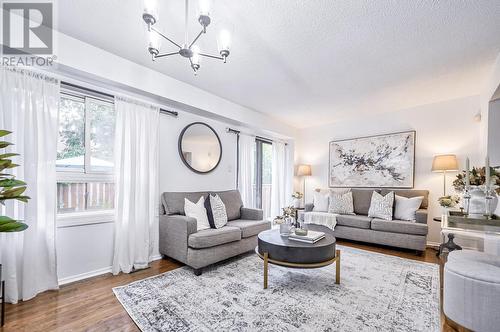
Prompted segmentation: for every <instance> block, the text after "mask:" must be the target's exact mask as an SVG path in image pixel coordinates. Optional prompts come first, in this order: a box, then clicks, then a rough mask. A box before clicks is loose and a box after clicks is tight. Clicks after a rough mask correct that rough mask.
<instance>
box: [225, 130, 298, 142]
mask: <svg viewBox="0 0 500 332" xmlns="http://www.w3.org/2000/svg"><path fill="white" fill-rule="evenodd" d="M226 132H227V133H229V134H235V135H246V136H251V137H255V139H257V140H260V141H266V142H270V143H272V142H281V143H284V144H285V145H288V143H287V142H283V141H281V140H273V139H271V138H267V137H262V136H258V135H254V134H248V133H244V132H241V131H239V130H236V129H233V128H229V127H227V128H226Z"/></svg>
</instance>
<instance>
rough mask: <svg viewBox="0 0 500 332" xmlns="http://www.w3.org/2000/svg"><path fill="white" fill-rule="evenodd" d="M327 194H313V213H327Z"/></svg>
mask: <svg viewBox="0 0 500 332" xmlns="http://www.w3.org/2000/svg"><path fill="white" fill-rule="evenodd" d="M329 196H330V195H329V194H328V193H322V192H317V191H315V192H314V195H313V204H314V207H313V211H314V212H327V211H328V201H329Z"/></svg>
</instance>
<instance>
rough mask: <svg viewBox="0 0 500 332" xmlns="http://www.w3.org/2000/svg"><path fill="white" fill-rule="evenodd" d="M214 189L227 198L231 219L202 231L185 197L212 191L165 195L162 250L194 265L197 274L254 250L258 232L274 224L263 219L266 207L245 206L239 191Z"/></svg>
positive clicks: (163, 199) (192, 198)
mask: <svg viewBox="0 0 500 332" xmlns="http://www.w3.org/2000/svg"><path fill="white" fill-rule="evenodd" d="M211 193H216V194H218V195H219V196H220V198H221V199H222V201H223V202H224V204H225V206H226V212H227V217H228V223H227V225H226V226H224V227H221V228H219V229H205V230H201V231H197V227H196V219H194V218H189V217H186V216H185V213H184V198H187V199H189V200H190V201H192V202H197V201H198V199H199V198H200V197H201V196H205V197H207V196H208V194H209V193H208V192H165V193H163V194H162V196H161V208H160V238H159V245H160V253H161V254H162V255H164V256H168V257H171V258H173V259H175V260H178V261H180V262H182V263H184V264H186V265H189V266H191V267H192V268H193V269H194V272H195V274H196V275H200V274H201V272H202V268H203V267H206V266H208V265H210V264H213V263H216V262H219V261H222V260H225V259H227V258H230V257H233V256H236V255H239V254H242V253H245V252H247V251H251V250H254V249H255V247H256V246H257V235H258V234H259V233H260V232H262V231H264V230H267V229H270V228H271V223H270V222H268V221H264V220H262V217H263V214H262V210H257V209H249V208H245V207H243V203H242V201H241V196H240V193H239V191H237V190H228V191H220V192H211Z"/></svg>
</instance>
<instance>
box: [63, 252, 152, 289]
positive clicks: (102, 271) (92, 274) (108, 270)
mask: <svg viewBox="0 0 500 332" xmlns="http://www.w3.org/2000/svg"><path fill="white" fill-rule="evenodd" d="M160 259H161V255H154V256H151V258H150V261H149V262H150V263H151V262H153V261H157V260H160ZM111 268H112V267H111V266H108V267H104V268H102V269H97V270H94V271H89V272H84V273H80V274H77V275H74V276H69V277H65V278H60V279H59V280H58V282H59V286H62V285H66V284H69V283H72V282H76V281H80V280H84V279H88V278H93V277H97V276H100V275H103V274H106V273H111V272H112V270H111ZM160 274H161V273H160ZM153 277H154V276H153Z"/></svg>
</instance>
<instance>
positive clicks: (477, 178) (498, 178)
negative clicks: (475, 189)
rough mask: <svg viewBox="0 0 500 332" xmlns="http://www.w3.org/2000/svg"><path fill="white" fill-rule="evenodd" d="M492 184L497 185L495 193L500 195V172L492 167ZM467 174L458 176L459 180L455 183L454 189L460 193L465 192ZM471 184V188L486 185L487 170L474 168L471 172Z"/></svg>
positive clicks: (462, 173)
mask: <svg viewBox="0 0 500 332" xmlns="http://www.w3.org/2000/svg"><path fill="white" fill-rule="evenodd" d="M490 174H491V175H490V184H492V185H496V188H495V191H496V193H497V194H498V195H500V170H499V168H498V167H497V168H494V167H490ZM465 182H466V172H465V171H463V172H461V173H458V174H457V178H456V179H455V181H453V187H454V188H455V190H457V191H458V192H463V191H464V190H465ZM469 182H470V185H471V186H482V185H484V184H485V183H486V168H485V167H472V170H471V171H470V172H469Z"/></svg>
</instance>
